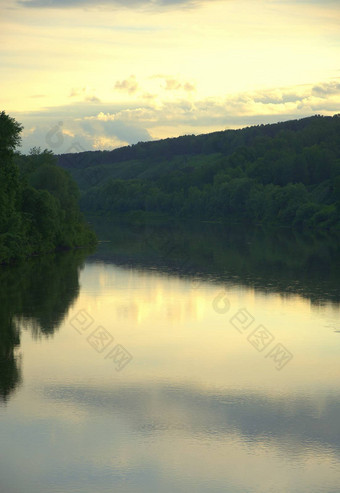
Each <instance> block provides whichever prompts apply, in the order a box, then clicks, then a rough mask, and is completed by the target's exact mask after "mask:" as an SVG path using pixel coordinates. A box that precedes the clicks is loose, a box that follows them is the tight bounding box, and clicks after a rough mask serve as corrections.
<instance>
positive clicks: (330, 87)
mask: <svg viewBox="0 0 340 493" xmlns="http://www.w3.org/2000/svg"><path fill="white" fill-rule="evenodd" d="M312 93H313V94H314V95H316V96H318V97H320V98H325V97H328V96H330V95H336V94H339V95H340V82H338V81H332V82H327V83H324V84H319V85H317V86H314V87H313V89H312Z"/></svg>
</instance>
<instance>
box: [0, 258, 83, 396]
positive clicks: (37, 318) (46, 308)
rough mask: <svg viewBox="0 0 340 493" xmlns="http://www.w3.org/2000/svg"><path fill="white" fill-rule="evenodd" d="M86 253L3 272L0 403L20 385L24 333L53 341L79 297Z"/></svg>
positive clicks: (0, 278)
mask: <svg viewBox="0 0 340 493" xmlns="http://www.w3.org/2000/svg"><path fill="white" fill-rule="evenodd" d="M85 257H86V253H85V252H81V251H77V252H69V253H63V254H58V255H50V256H49V255H46V256H43V257H40V258H37V259H31V260H29V261H26V262H22V263H20V264H19V265H15V266H2V267H1V269H0V286H1V289H0V399H2V400H4V401H6V400H7V399H8V397H9V396H10V394H11V393H12V392H13V391H14V390H15V388H16V387H17V386H18V385H19V384H20V382H21V379H22V375H21V356H20V353H19V346H20V334H21V330H22V329H25V330H29V331H30V333H31V335H32V337H34V338H36V339H38V338H41V337H50V336H52V335H53V334H54V332H55V331H56V330H57V329H58V328H59V326H60V324H61V323H62V321H63V319H64V318H65V316H66V314H67V311H68V309H69V307H70V305H71V304H72V302H73V301H74V300H75V299H76V298H77V296H78V294H79V272H80V269H81V267H82V266H83V265H84V258H85Z"/></svg>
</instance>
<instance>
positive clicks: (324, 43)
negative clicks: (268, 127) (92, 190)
mask: <svg viewBox="0 0 340 493" xmlns="http://www.w3.org/2000/svg"><path fill="white" fill-rule="evenodd" d="M0 70H1V82H0V85H1V91H0V110H5V112H6V113H8V114H9V115H10V116H13V117H14V118H16V119H17V120H18V121H19V122H21V123H22V124H23V126H24V130H23V134H22V137H23V140H22V147H21V149H20V150H21V152H23V153H26V152H29V149H30V148H32V147H34V146H38V147H41V148H42V149H45V148H47V149H51V150H53V151H54V152H55V153H57V154H59V153H63V152H79V151H81V150H98V149H113V148H116V147H121V146H123V145H128V144H134V143H137V142H139V141H149V140H155V139H162V138H167V137H176V136H179V135H186V134H202V133H208V132H213V131H216V130H224V129H233V128H242V127H245V126H249V125H257V124H262V123H272V122H277V121H285V120H290V119H295V118H302V117H306V116H311V115H314V114H322V115H333V114H336V113H339V112H340V0H102V1H101V0H99V1H98V0H6V1H5V0H0Z"/></svg>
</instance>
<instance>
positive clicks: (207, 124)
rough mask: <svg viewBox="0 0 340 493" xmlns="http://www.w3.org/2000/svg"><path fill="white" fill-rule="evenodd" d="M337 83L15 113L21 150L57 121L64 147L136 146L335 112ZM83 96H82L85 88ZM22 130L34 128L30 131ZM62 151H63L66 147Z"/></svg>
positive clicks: (38, 142) (40, 140)
mask: <svg viewBox="0 0 340 493" xmlns="http://www.w3.org/2000/svg"><path fill="white" fill-rule="evenodd" d="M131 77H132V79H131V78H130V79H127V80H126V81H121V82H120V83H119V84H120V86H121V87H122V90H125V91H127V92H128V91H129V88H130V83H129V82H131V81H132V82H133V81H135V79H134V77H133V76H131ZM162 79H163V80H164V81H165V80H168V81H169V80H170V81H173V82H171V84H170V86H171V87H172V90H174V91H177V90H178V89H177V88H178V85H183V84H184V83H182V82H181V81H177V79H175V78H172V77H169V76H168V77H166V76H162ZM339 86H340V84H339V79H335V80H330V81H327V82H321V83H319V84H316V85H306V86H297V87H293V88H291V87H288V88H281V89H272V90H265V91H255V92H252V93H249V92H247V93H238V94H231V95H226V96H225V97H210V98H201V99H199V98H197V97H196V98H194V97H191V96H190V98H188V96H187V94H186V93H185V92H178V93H176V98H175V99H173V97H172V94H170V98H168V99H163V101H160V99H159V98H152V97H150V98H145V97H144V96H145V95H144V93H141V94H140V98H136V99H134V100H133V101H131V100H130V101H125V102H123V103H119V102H116V103H107V102H101V101H100V100H98V98H96V97H95V96H91V94H89V95H88V97H87V98H86V99H87V101H84V100H83V101H77V102H75V103H72V104H69V105H64V106H59V107H54V108H51V107H49V108H45V109H44V110H41V111H35V112H30V113H23V114H14V115H13V116H14V117H15V118H16V119H17V120H18V121H19V122H21V123H23V124H24V126H25V133H24V136H23V137H24V138H23V143H24V151H25V152H27V150H28V149H29V148H30V147H33V146H41V147H44V146H45V140H46V137H45V136H46V134H47V132H49V131H50V128H51V127H53V126H55V125H56V124H57V123H58V122H60V121H62V122H63V127H62V133H63V136H64V139H65V143H66V141H67V145H70V144H71V141H72V139H73V141H79V142H81V143H82V144H81V145H82V146H83V147H84V149H86V150H93V149H95V148H98V147H96V146H98V145H99V144H98V142H100V145H101V146H102V147H105V145H107V146H108V148H112V147H117V146H118V145H119V144H120V143H128V144H134V143H137V142H139V141H149V140H152V139H160V138H166V137H175V136H178V135H183V134H187V133H190V134H200V133H207V132H212V131H215V130H223V129H226V128H240V127H243V126H248V125H257V124H259V123H264V124H265V123H276V122H279V121H284V120H290V119H296V118H303V117H306V116H311V115H313V114H315V113H320V114H325V115H333V114H335V113H338V112H339V106H340V87H339ZM181 90H182V89H181ZM183 90H184V89H183ZM169 92H171V89H169ZM81 96H82V97H83V96H84V93H83V92H82V93H81ZM89 102H90V103H91V104H89ZM26 128H27V129H32V128H35V130H34V131H31V132H29V130H27V131H26ZM65 145H66V144H65ZM122 145H123V144H122ZM45 147H46V146H45ZM52 150H53V149H52ZM60 152H65V149H64V147H63V148H62V149H60Z"/></svg>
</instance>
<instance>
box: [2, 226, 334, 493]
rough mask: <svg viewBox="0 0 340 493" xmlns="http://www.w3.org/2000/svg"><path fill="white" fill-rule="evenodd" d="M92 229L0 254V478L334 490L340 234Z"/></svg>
mask: <svg viewBox="0 0 340 493" xmlns="http://www.w3.org/2000/svg"><path fill="white" fill-rule="evenodd" d="M97 228H98V231H99V234H100V237H101V238H103V240H105V241H104V242H103V243H101V244H100V245H99V247H98V250H97V251H96V252H95V253H93V254H91V255H90V256H87V257H86V255H85V253H83V252H73V253H69V254H62V255H58V256H53V257H44V258H41V259H37V260H34V261H30V262H26V263H25V264H23V265H21V266H16V267H11V268H2V269H1V272H0V280H1V288H0V289H1V294H0V324H1V325H0V374H1V375H0V438H1V445H0V450H1V452H0V454H1V455H0V491H1V493H49V492H51V493H76V492H79V493H80V492H81V493H107V492H195V493H196V492H230V493H241V492H242V493H248V492H254V493H269V492H270V493H293V492H294V493H295V492H296V493H304V492H306V493H307V492H308V493H336V492H339V491H340V318H339V313H340V312H339V301H340V261H339V260H340V255H339V246H338V245H339V243H338V242H337V241H335V240H332V241H331V240H328V239H326V238H319V239H315V238H314V239H311V238H301V237H293V236H291V235H289V234H288V233H285V234H281V235H270V236H268V235H265V234H264V233H261V232H249V231H246V232H245V231H236V232H232V233H231V232H230V231H226V230H223V228H221V227H219V226H215V227H213V226H200V227H196V228H193V227H192V228H189V226H181V227H178V226H177V227H175V226H173V227H170V226H167V227H150V226H149V227H145V226H134V227H131V226H130V227H127V226H119V225H114V224H104V223H102V224H98V225H97Z"/></svg>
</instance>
